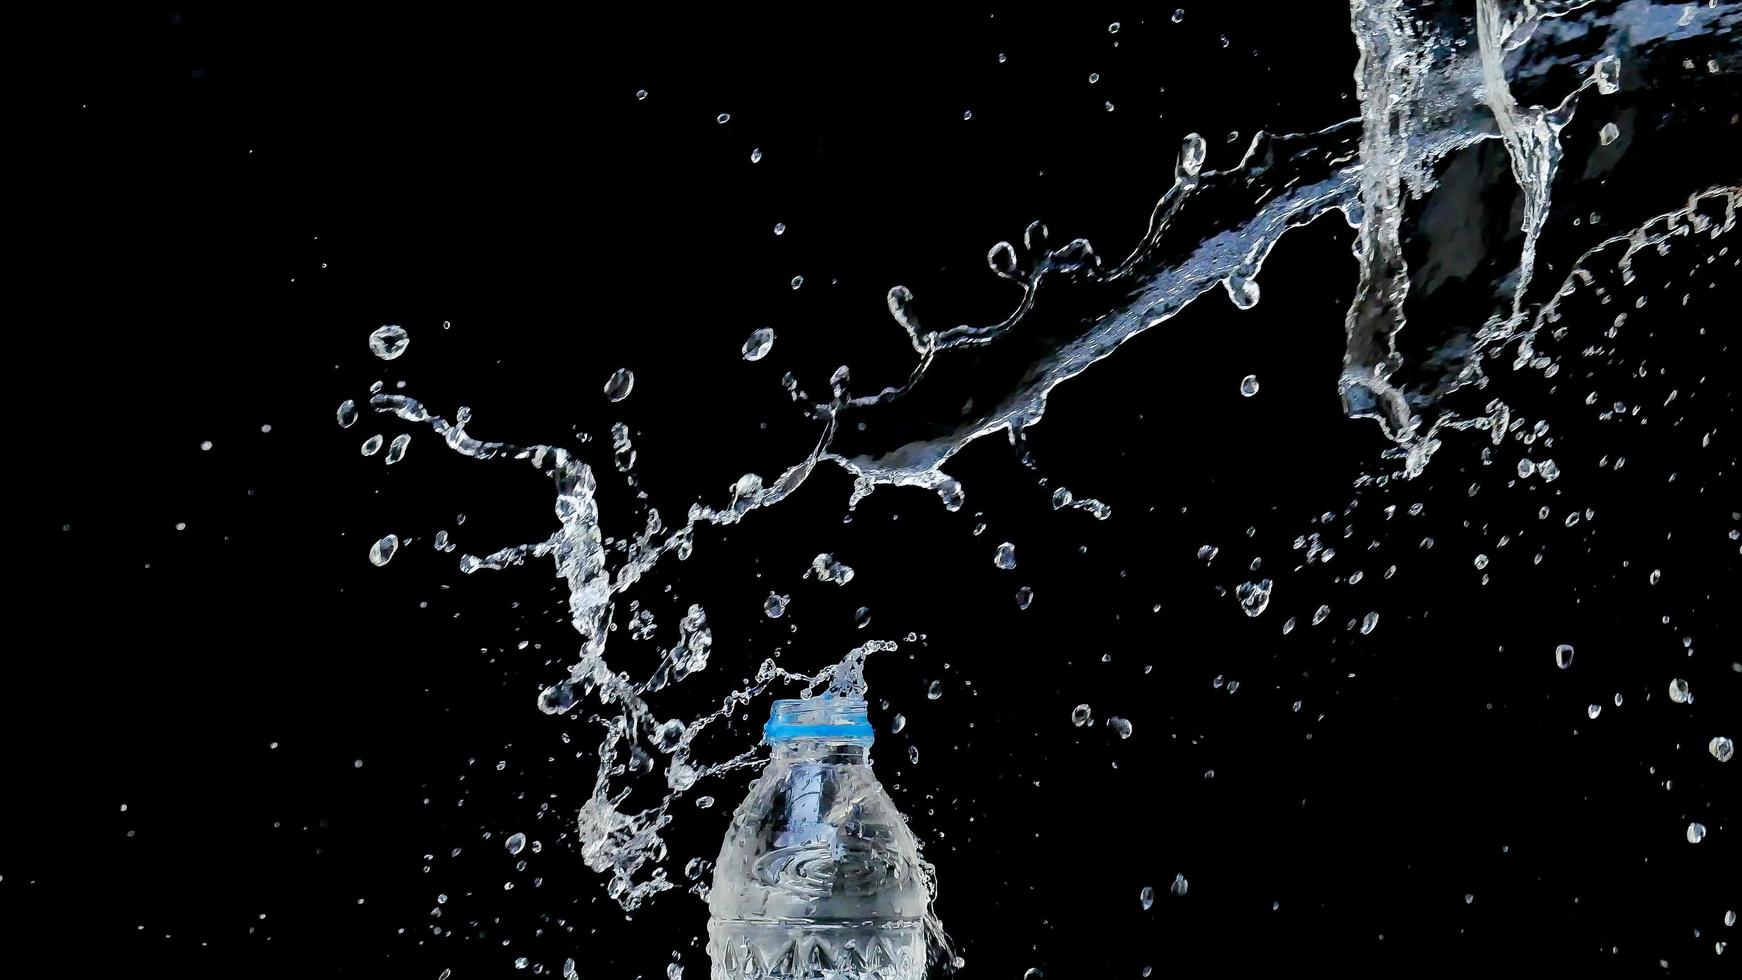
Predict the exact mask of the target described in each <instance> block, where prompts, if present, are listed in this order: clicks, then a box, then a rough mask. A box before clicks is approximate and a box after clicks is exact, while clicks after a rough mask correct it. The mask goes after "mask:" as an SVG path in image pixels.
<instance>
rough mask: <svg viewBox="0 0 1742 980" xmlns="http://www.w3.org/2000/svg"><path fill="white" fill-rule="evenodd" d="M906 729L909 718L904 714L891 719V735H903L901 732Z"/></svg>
mask: <svg viewBox="0 0 1742 980" xmlns="http://www.w3.org/2000/svg"><path fill="white" fill-rule="evenodd" d="M906 727H907V716H906V715H904V714H901V713H899V712H897V713H896V715H895V717H894V718H891V719H889V734H891V735H899V734H901V730H902V729H903V728H906Z"/></svg>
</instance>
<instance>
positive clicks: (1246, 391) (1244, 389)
mask: <svg viewBox="0 0 1742 980" xmlns="http://www.w3.org/2000/svg"><path fill="white" fill-rule="evenodd" d="M1240 394H1241V395H1243V396H1244V397H1246V398H1251V397H1252V396H1253V395H1256V394H1258V375H1256V374H1248V375H1247V376H1246V377H1244V378H1241V379H1240Z"/></svg>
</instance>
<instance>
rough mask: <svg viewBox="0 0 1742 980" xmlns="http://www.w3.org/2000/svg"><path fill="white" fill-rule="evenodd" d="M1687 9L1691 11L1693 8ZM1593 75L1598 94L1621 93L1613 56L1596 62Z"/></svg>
mask: <svg viewBox="0 0 1742 980" xmlns="http://www.w3.org/2000/svg"><path fill="white" fill-rule="evenodd" d="M1687 9H1688V10H1692V9H1693V8H1692V7H1689V8H1687ZM1595 74H1596V78H1597V91H1598V92H1600V93H1602V94H1603V95H1614V94H1615V93H1616V92H1619V91H1621V62H1620V61H1619V60H1617V59H1616V57H1615V56H1614V55H1609V56H1608V57H1606V58H1602V59H1600V60H1598V62H1597V68H1596V71H1595Z"/></svg>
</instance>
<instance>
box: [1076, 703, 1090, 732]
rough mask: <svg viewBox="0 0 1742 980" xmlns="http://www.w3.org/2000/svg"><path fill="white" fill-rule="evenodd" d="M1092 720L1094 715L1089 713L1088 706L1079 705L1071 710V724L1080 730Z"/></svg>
mask: <svg viewBox="0 0 1742 980" xmlns="http://www.w3.org/2000/svg"><path fill="white" fill-rule="evenodd" d="M1094 720H1095V713H1094V712H1092V711H1090V710H1089V706H1088V705H1086V704H1079V705H1077V706H1076V707H1075V708H1072V709H1071V724H1073V725H1075V726H1077V727H1078V728H1082V727H1084V726H1086V725H1087V724H1088V723H1089V722H1091V721H1094Z"/></svg>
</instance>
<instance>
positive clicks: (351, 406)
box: [339, 398, 357, 429]
mask: <svg viewBox="0 0 1742 980" xmlns="http://www.w3.org/2000/svg"><path fill="white" fill-rule="evenodd" d="M356 421H357V403H356V402H354V401H352V400H350V399H349V398H347V399H345V400H344V401H342V402H340V403H339V428H341V429H349V428H350V427H351V426H352V425H354V424H356Z"/></svg>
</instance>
